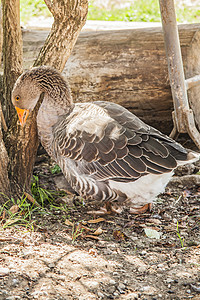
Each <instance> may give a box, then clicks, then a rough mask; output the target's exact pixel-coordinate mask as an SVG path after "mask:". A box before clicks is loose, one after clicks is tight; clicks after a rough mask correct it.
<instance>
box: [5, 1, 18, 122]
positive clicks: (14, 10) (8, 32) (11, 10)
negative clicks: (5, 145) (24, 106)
mask: <svg viewBox="0 0 200 300" xmlns="http://www.w3.org/2000/svg"><path fill="white" fill-rule="evenodd" d="M2 15H3V86H4V99H5V100H4V104H3V112H4V115H5V119H6V122H7V124H8V125H9V124H11V122H12V118H13V116H14V115H15V109H14V107H13V105H12V103H11V92H12V89H13V86H14V83H15V81H16V79H17V78H18V77H19V75H20V74H21V73H22V71H23V53H22V35H21V28H20V23H19V1H18V0H2Z"/></svg>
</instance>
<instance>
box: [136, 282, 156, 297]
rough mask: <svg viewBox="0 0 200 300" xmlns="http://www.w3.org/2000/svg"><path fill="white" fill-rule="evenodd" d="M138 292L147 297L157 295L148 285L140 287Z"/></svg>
mask: <svg viewBox="0 0 200 300" xmlns="http://www.w3.org/2000/svg"><path fill="white" fill-rule="evenodd" d="M140 292H143V293H144V294H146V295H149V296H151V295H154V294H156V293H157V291H156V289H155V288H154V287H153V286H150V285H147V286H143V287H141V288H140Z"/></svg>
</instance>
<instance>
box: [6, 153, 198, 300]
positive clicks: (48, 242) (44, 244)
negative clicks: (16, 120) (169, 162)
mask: <svg viewBox="0 0 200 300" xmlns="http://www.w3.org/2000/svg"><path fill="white" fill-rule="evenodd" d="M38 162H39V163H38V164H37V165H36V166H35V169H34V174H35V175H37V176H38V177H39V179H40V184H41V185H42V186H43V187H45V188H50V189H58V185H57V184H56V183H57V182H59V183H60V182H62V180H63V178H62V175H60V174H58V175H52V174H51V172H50V166H51V162H49V159H48V158H47V156H46V155H45V154H43V155H41V156H40V157H38ZM199 169H200V164H199V166H198V164H197V165H196V166H195V165H188V166H187V167H184V168H181V169H179V170H178V171H177V172H176V176H175V177H174V178H173V180H172V182H171V183H170V184H169V185H168V187H167V188H166V192H165V193H164V194H162V195H160V196H159V197H158V199H157V200H156V201H155V203H154V205H153V208H152V210H151V212H147V213H145V214H142V215H133V214H132V215H131V214H129V212H128V211H125V212H123V213H121V214H114V213H111V214H108V215H95V214H94V213H92V214H89V213H88V212H91V211H95V210H97V209H98V208H97V207H94V206H92V205H89V204H85V203H83V202H82V200H81V199H79V197H76V196H74V197H72V195H71V196H62V197H59V198H57V199H56V200H55V201H54V203H53V205H52V204H49V203H46V204H45V208H44V209H41V211H40V209H39V210H36V211H35V212H33V215H32V220H33V221H34V223H33V224H34V225H33V229H34V230H31V229H26V228H25V227H24V226H21V225H20V224H18V225H16V226H10V227H8V228H6V229H4V230H1V232H0V251H1V256H0V299H7V300H11V299H12V300H14V299H49V300H55V299H56V300H57V299H59V300H63V299H79V300H90V299H124V300H125V299H126V300H128V299H152V300H156V299H180V300H182V299H200V214H199V206H200V178H199V177H200V175H198V174H197V172H198V171H199ZM58 178H59V180H58ZM61 179H62V180H61ZM59 187H60V186H59ZM95 231H96V232H95Z"/></svg>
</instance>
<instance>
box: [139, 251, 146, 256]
mask: <svg viewBox="0 0 200 300" xmlns="http://www.w3.org/2000/svg"><path fill="white" fill-rule="evenodd" d="M139 254H140V255H142V256H145V255H146V254H147V251H145V250H143V251H142V252H140V253H139Z"/></svg>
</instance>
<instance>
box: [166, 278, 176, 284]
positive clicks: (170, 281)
mask: <svg viewBox="0 0 200 300" xmlns="http://www.w3.org/2000/svg"><path fill="white" fill-rule="evenodd" d="M166 282H167V283H172V282H174V279H172V278H167V279H166Z"/></svg>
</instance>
